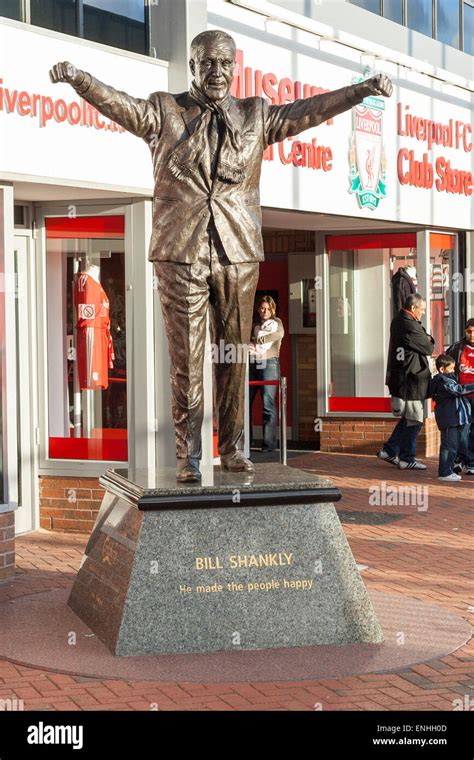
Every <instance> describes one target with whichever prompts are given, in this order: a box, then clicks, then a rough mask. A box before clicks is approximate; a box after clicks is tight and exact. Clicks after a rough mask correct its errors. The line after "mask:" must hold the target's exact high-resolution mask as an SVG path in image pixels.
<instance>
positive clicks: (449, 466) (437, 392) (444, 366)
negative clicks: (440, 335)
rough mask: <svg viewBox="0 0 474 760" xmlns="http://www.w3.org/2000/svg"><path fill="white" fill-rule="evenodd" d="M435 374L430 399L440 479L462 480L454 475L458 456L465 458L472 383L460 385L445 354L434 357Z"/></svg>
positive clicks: (473, 387)
mask: <svg viewBox="0 0 474 760" xmlns="http://www.w3.org/2000/svg"><path fill="white" fill-rule="evenodd" d="M436 369H437V370H438V374H437V375H435V376H434V377H433V379H432V381H431V396H432V398H433V399H434V401H435V402H436V407H435V417H436V424H437V425H438V428H439V429H440V431H441V446H440V449H439V471H438V475H439V479H440V480H447V481H457V480H461V476H460V475H457V474H456V473H455V472H454V463H455V461H456V458H457V457H460V458H461V459H462V458H463V457H465V456H467V447H468V440H469V423H470V420H471V407H470V404H469V403H468V402H467V400H466V398H465V396H467V395H468V394H469V393H472V392H473V391H474V383H469V384H468V385H460V383H458V381H457V380H456V375H455V374H454V369H455V363H454V360H453V358H452V357H451V356H448V354H440V355H439V356H438V357H436Z"/></svg>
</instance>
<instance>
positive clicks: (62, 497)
mask: <svg viewBox="0 0 474 760" xmlns="http://www.w3.org/2000/svg"><path fill="white" fill-rule="evenodd" d="M39 480H40V484H39V491H40V527H41V528H45V529H46V530H60V531H66V532H73V533H90V532H91V530H92V528H93V526H94V523H95V519H96V517H97V512H98V511H99V507H100V504H101V501H102V497H103V495H104V489H103V488H102V487H101V486H100V485H99V481H98V479H97V478H74V477H71V478H64V477H55V476H52V475H43V476H41V477H40V479H39Z"/></svg>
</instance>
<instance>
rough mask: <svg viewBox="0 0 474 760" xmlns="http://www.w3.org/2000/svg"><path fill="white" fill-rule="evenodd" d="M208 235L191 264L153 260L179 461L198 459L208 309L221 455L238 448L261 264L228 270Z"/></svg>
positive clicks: (217, 243) (216, 240) (211, 235)
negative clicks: (248, 348) (249, 344)
mask: <svg viewBox="0 0 474 760" xmlns="http://www.w3.org/2000/svg"><path fill="white" fill-rule="evenodd" d="M208 235H209V239H208V243H209V244H208V246H204V247H203V249H202V250H201V251H200V252H199V255H198V257H197V259H196V261H195V262H193V263H192V264H179V263H176V262H174V261H155V262H154V265H155V272H156V276H157V280H158V289H159V294H160V302H161V309H162V312H163V318H164V323H165V330H166V335H167V338H168V351H169V357H170V379H171V390H172V408H173V420H174V429H175V436H176V456H177V457H178V459H183V458H185V457H196V458H197V459H200V458H201V451H202V449H201V427H202V421H203V415H204V397H203V361H204V350H205V338H206V316H207V312H208V309H209V307H210V333H211V342H212V362H213V375H214V403H215V407H214V408H215V411H216V417H217V431H218V446H219V454H223V455H224V454H232V453H233V452H234V451H236V450H242V449H243V444H244V394H245V367H246V346H247V344H248V343H249V341H250V332H251V329H252V317H253V307H254V299H255V290H256V287H257V281H258V274H259V265H258V262H253V261H252V262H244V263H240V264H231V263H230V261H229V260H228V258H227V256H226V254H225V252H224V249H223V247H222V244H221V242H220V239H219V236H218V235H217V232H216V231H215V229H214V228H213V227H210V228H209V230H208Z"/></svg>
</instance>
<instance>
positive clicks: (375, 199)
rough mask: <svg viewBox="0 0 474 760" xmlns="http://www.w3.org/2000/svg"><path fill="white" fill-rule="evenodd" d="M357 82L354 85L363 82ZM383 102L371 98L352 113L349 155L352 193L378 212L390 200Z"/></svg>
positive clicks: (363, 206) (362, 204) (363, 203)
mask: <svg viewBox="0 0 474 760" xmlns="http://www.w3.org/2000/svg"><path fill="white" fill-rule="evenodd" d="M362 81H363V78H360V79H356V80H355V81H353V84H357V83H358V82H362ZM384 109H385V103H384V101H383V99H382V98H376V97H373V96H370V97H368V98H365V99H364V100H363V101H362V103H360V104H359V105H357V106H355V108H353V109H352V125H353V126H352V134H351V143H350V151H349V159H350V166H351V174H350V182H351V186H350V188H349V192H350V193H355V194H356V195H357V198H358V201H359V205H360V207H361V208H365V207H367V208H370V209H372V210H373V209H376V208H377V206H378V204H379V201H380V199H381V198H385V197H386V192H385V186H386V179H385V177H386V166H387V161H386V157H385V150H384V145H383V112H384Z"/></svg>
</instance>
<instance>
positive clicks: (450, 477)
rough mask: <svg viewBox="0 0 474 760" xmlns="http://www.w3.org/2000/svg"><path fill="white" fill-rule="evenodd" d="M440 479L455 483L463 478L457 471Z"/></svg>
mask: <svg viewBox="0 0 474 760" xmlns="http://www.w3.org/2000/svg"><path fill="white" fill-rule="evenodd" d="M438 480H446V481H447V482H448V483H454V482H455V481H457V480H462V478H461V476H460V475H456V473H455V472H452V473H451V475H445V476H444V477H443V478H438Z"/></svg>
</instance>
